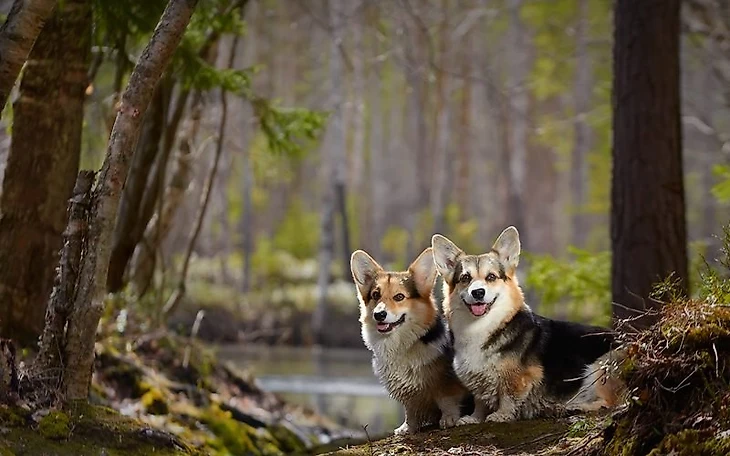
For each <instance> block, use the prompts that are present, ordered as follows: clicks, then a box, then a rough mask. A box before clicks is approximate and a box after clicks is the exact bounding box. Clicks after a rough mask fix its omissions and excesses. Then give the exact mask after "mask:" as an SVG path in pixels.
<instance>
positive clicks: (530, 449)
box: [327, 419, 572, 456]
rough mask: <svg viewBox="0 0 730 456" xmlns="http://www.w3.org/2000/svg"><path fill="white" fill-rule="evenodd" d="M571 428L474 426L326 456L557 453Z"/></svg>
mask: <svg viewBox="0 0 730 456" xmlns="http://www.w3.org/2000/svg"><path fill="white" fill-rule="evenodd" d="M571 427H572V426H571V422H570V421H569V420H565V419H563V420H526V421H517V422H514V423H484V424H475V425H468V426H459V427H456V428H452V429H446V430H435V431H431V432H421V433H417V434H412V435H407V436H395V435H394V436H390V437H387V438H385V439H382V440H377V441H373V442H369V443H365V444H363V445H358V446H355V447H345V448H342V449H340V450H337V451H333V452H331V453H327V455H330V456H371V455H383V456H390V455H399V456H411V455H419V456H420V455H436V454H443V455H447V454H456V455H458V454H480V455H501V454H548V453H553V454H557V453H558V452H559V451H560V448H559V445H560V443H559V442H560V441H561V440H564V439H566V438H568V437H569V435H570V430H571Z"/></svg>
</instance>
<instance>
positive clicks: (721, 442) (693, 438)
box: [649, 429, 730, 456]
mask: <svg viewBox="0 0 730 456" xmlns="http://www.w3.org/2000/svg"><path fill="white" fill-rule="evenodd" d="M664 454H672V455H675V456H726V455H728V454H730V439H718V438H716V437H714V436H712V435H707V433H706V432H702V431H698V430H695V429H685V430H683V431H680V432H678V433H676V434H669V435H667V436H665V437H664V439H662V441H661V443H660V444H659V445H658V446H657V447H656V448H654V449H653V450H652V451H651V452H650V453H649V456H661V455H664Z"/></svg>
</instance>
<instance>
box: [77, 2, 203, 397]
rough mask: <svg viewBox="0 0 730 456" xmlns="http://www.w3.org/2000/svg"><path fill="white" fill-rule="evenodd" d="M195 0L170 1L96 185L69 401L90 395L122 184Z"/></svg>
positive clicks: (133, 79)
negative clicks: (145, 117)
mask: <svg viewBox="0 0 730 456" xmlns="http://www.w3.org/2000/svg"><path fill="white" fill-rule="evenodd" d="M196 4H197V0H170V2H169V3H168V5H167V7H166V8H165V11H164V12H163V14H162V17H161V18H160V22H159V23H158V24H157V27H156V28H155V32H154V34H153V35H152V38H151V40H150V42H149V44H148V45H147V47H146V48H145V50H144V51H143V52H142V55H141V56H140V58H139V61H138V62H137V65H136V67H135V69H134V71H133V72H132V75H131V76H130V79H129V83H128V85H127V88H126V90H125V91H124V94H123V95H122V100H121V105H120V107H119V113H118V114H117V118H116V121H115V122H114V128H113V129H112V134H111V137H110V138H109V146H108V148H107V155H106V158H105V160H104V165H103V166H102V168H101V171H100V173H99V180H98V182H97V185H96V187H95V189H94V195H93V201H92V208H91V220H90V225H89V236H88V239H87V244H86V255H85V256H84V261H83V264H82V266H81V271H80V274H79V286H78V288H77V294H76V300H75V302H74V309H73V312H72V314H71V318H70V321H69V324H68V331H67V334H68V338H67V342H66V354H67V363H66V369H67V372H65V376H64V385H63V386H64V393H65V395H64V397H65V398H66V399H67V400H77V399H84V400H85V399H87V398H88V395H89V385H90V382H91V373H92V368H93V362H94V342H95V339H96V328H97V326H98V324H99V318H100V317H101V314H102V311H103V309H104V297H105V295H106V277H107V272H108V269H109V258H110V256H111V241H112V236H113V231H114V222H115V220H116V214H117V209H118V208H119V199H120V197H121V190H122V186H123V185H124V182H125V181H126V178H127V173H128V171H129V164H130V161H131V156H132V153H133V152H134V148H135V145H136V143H137V139H138V137H139V130H140V126H141V123H142V119H143V118H144V114H145V111H147V108H148V106H149V104H150V101H151V99H152V94H153V92H154V89H155V86H156V85H157V83H158V82H159V80H160V78H161V77H162V73H163V72H164V71H165V69H166V68H167V66H168V64H169V63H170V61H171V60H172V55H173V53H174V52H175V49H177V47H178V45H179V43H180V40H181V39H182V36H183V33H184V32H185V28H186V27H187V25H188V23H189V21H190V16H191V15H192V14H193V10H194V9H195V6H196Z"/></svg>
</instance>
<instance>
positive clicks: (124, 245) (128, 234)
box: [106, 84, 170, 293]
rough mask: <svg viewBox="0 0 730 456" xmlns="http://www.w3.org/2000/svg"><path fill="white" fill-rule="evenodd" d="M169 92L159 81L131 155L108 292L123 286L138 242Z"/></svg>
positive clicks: (120, 203) (121, 204) (118, 216)
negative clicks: (139, 227) (142, 212)
mask: <svg viewBox="0 0 730 456" xmlns="http://www.w3.org/2000/svg"><path fill="white" fill-rule="evenodd" d="M167 92H168V90H167V87H166V85H165V84H159V85H158V86H157V89H156V90H155V94H154V98H153V100H152V104H151V105H150V109H149V111H147V114H146V115H145V119H144V121H143V122H142V130H141V132H140V136H139V142H138V143H137V148H136V150H135V152H134V156H133V157H132V167H131V169H130V172H129V177H128V178H127V183H126V184H125V186H124V190H123V191H122V199H121V201H120V202H119V214H118V215H117V223H116V226H115V228H114V240H113V241H112V253H111V260H110V261H109V275H108V276H107V281H106V284H107V285H106V286H107V291H109V292H110V293H114V292H117V291H119V290H120V289H121V288H122V286H123V285H124V281H123V279H124V271H125V269H126V268H127V263H128V262H129V258H131V256H132V254H133V253H134V248H135V246H136V245H137V243H138V242H139V238H138V236H134V232H135V230H136V227H137V226H138V225H139V224H140V220H139V216H140V206H141V205H142V198H143V196H144V194H145V190H146V188H147V181H148V178H149V176H150V170H151V169H152V167H153V164H154V163H155V159H156V158H157V156H158V155H159V152H160V150H161V149H160V146H161V144H160V142H161V139H162V135H163V132H164V131H165V116H166V114H167V105H168V103H169V100H170V99H169V94H168V93H167Z"/></svg>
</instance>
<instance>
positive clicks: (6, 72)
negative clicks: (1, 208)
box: [0, 0, 80, 185]
mask: <svg viewBox="0 0 730 456" xmlns="http://www.w3.org/2000/svg"><path fill="white" fill-rule="evenodd" d="M76 3H77V2H76ZM55 6H56V0H15V2H14V3H13V7H12V8H11V9H10V12H9V13H8V18H7V19H6V20H5V23H4V24H3V25H2V27H0V115H2V111H3V109H4V108H5V104H6V103H7V102H8V98H9V97H10V92H11V91H12V90H13V86H14V85H15V80H16V79H18V73H20V69H21V68H23V64H24V63H25V61H26V59H27V58H28V54H30V50H31V49H32V48H33V44H34V43H35V41H36V39H37V38H38V35H39V34H40V33H41V29H42V28H43V25H44V24H45V22H46V20H47V19H48V18H49V17H50V16H51V13H52V12H53V8H54V7H55ZM70 36H80V35H70ZM71 185H73V184H71Z"/></svg>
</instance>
